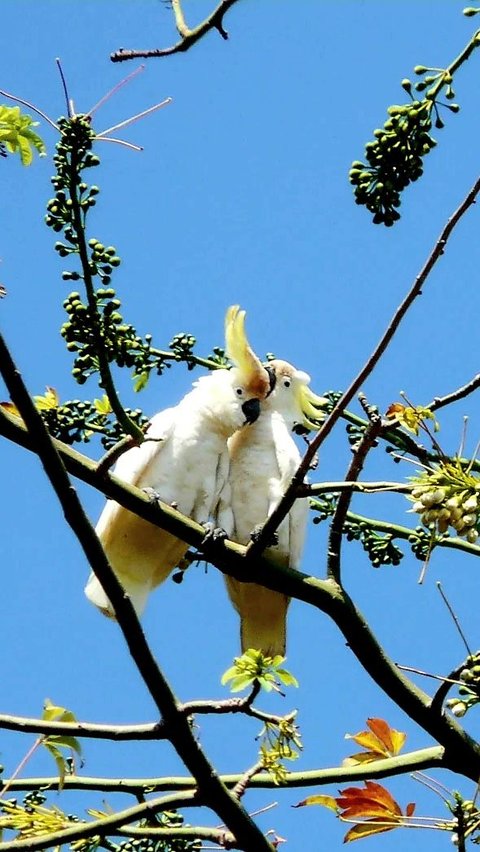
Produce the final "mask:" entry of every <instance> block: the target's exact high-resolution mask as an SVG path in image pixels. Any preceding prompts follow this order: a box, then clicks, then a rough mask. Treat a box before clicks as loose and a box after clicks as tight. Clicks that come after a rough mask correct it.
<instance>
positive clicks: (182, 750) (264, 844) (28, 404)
mask: <svg viewBox="0 0 480 852" xmlns="http://www.w3.org/2000/svg"><path fill="white" fill-rule="evenodd" d="M0 372H1V374H2V376H3V379H4V381H5V383H6V385H7V388H8V390H9V393H10V396H11V399H12V400H13V402H14V403H15V405H16V406H17V408H18V410H19V412H20V414H21V416H22V418H23V420H24V422H25V425H26V427H27V429H28V431H29V432H30V435H31V436H32V437H33V438H34V441H35V444H36V450H37V452H38V455H39V458H40V460H41V462H42V464H43V466H44V469H45V472H46V474H47V476H48V478H49V480H50V482H51V484H52V486H53V488H54V491H55V493H56V495H57V497H58V499H59V501H60V504H61V506H62V509H63V511H64V514H65V518H66V520H67V522H68V524H69V525H70V526H71V528H72V530H73V531H74V533H75V535H76V536H77V538H78V540H79V542H80V544H81V546H82V548H83V550H84V552H85V555H86V556H87V558H88V560H89V562H90V565H91V566H92V568H93V570H94V572H95V574H96V575H97V577H98V579H99V580H100V582H101V584H102V586H103V588H104V589H105V592H106V594H107V596H108V598H109V599H110V600H111V602H112V605H113V607H114V609H115V614H116V617H117V621H118V624H119V626H120V629H121V630H122V633H123V635H124V637H125V640H126V642H127V645H128V648H129V651H130V654H131V656H132V658H133V660H134V661H135V663H136V665H137V668H138V670H139V673H140V675H141V676H142V678H143V680H144V682H145V684H146V686H147V688H148V690H149V692H150V694H151V696H152V698H153V700H154V702H155V704H156V706H157V707H158V710H159V712H160V714H161V715H162V716H163V720H164V723H165V725H166V726H167V727H168V731H169V739H170V741H171V743H172V745H173V746H174V748H175V749H176V751H177V753H178V754H179V756H180V757H181V759H182V760H183V762H184V763H185V765H186V766H187V767H188V769H189V770H190V772H191V773H192V775H194V777H195V778H196V779H197V783H198V787H199V792H200V795H201V797H202V799H203V800H204V801H205V803H206V804H207V805H208V806H209V807H212V809H213V810H215V811H216V813H218V815H219V817H220V819H221V820H222V822H224V823H225V825H226V826H227V827H228V828H229V830H230V831H231V832H232V834H234V836H235V837H236V839H237V841H238V842H239V843H240V844H241V846H242V847H244V848H245V850H255V852H257V850H258V852H262V851H263V850H264V852H272V846H271V844H270V843H269V842H268V840H267V839H266V838H265V837H264V835H263V834H262V832H261V831H260V830H259V828H258V827H257V826H256V824H255V823H254V822H253V820H252V819H251V817H250V816H249V815H248V813H247V812H246V810H245V809H244V808H243V807H242V805H241V803H240V802H238V801H237V800H236V799H235V798H234V797H233V796H232V795H231V794H230V793H229V792H228V790H227V789H226V787H225V786H224V785H223V784H222V782H221V781H220V779H219V777H218V775H217V773H216V772H215V770H214V768H213V766H212V765H211V764H210V762H209V761H208V760H207V758H206V757H205V755H204V753H203V751H202V749H201V748H200V745H199V743H198V742H197V740H196V738H195V736H194V733H193V731H192V730H191V727H190V724H189V721H188V718H187V717H185V716H184V715H183V714H182V713H180V712H179V710H178V706H177V700H176V698H175V696H174V694H173V692H172V690H171V688H170V686H169V684H168V682H167V680H166V679H165V677H164V676H163V674H162V672H161V670H160V669H159V667H158V665H157V662H156V660H155V658H154V656H153V654H152V652H151V650H150V647H149V645H148V643H147V641H146V639H145V635H144V633H143V631H142V628H141V627H140V623H139V621H138V618H137V616H136V614H135V611H134V609H133V606H132V604H131V602H130V599H129V598H128V596H126V595H125V593H124V591H123V589H122V587H121V585H120V583H119V582H118V580H117V578H116V576H115V574H114V573H113V571H112V569H111V567H110V565H109V562H108V560H107V558H106V556H105V554H104V552H103V549H102V547H101V545H100V542H99V540H98V538H97V536H96V534H95V531H94V529H93V527H92V525H91V524H90V521H89V520H88V518H87V516H86V514H85V512H84V510H83V506H82V504H81V502H80V500H79V498H78V496H77V494H76V492H75V490H74V489H73V487H72V485H71V483H70V480H69V478H68V474H67V472H66V470H65V467H64V465H63V463H62V460H61V458H60V456H59V455H58V453H57V451H56V449H55V446H54V444H53V442H52V440H51V438H50V436H49V434H48V431H47V429H46V427H45V424H44V423H43V420H42V418H41V415H40V413H39V412H38V411H37V409H36V408H35V405H34V403H33V401H32V399H31V398H30V396H29V394H28V392H27V389H26V387H25V385H24V383H23V380H22V378H21V376H20V373H19V371H18V369H17V368H16V366H15V364H14V362H13V360H12V357H11V355H10V352H9V351H8V348H7V346H6V344H5V341H4V339H3V337H2V336H1V335H0Z"/></svg>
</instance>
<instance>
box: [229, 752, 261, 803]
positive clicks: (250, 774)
mask: <svg viewBox="0 0 480 852" xmlns="http://www.w3.org/2000/svg"><path fill="white" fill-rule="evenodd" d="M262 769H263V761H262V760H257V762H256V763H254V764H253V766H251V767H250V769H247V771H246V772H244V773H243V775H242V777H241V778H240V781H237V783H236V784H235V787H234V788H233V790H232V793H233V795H234V796H235V798H236V799H241V798H242V796H243V795H244V794H245V791H246V789H247V787H248V785H249V783H250V781H251V780H252V778H254V777H255V775H258V773H259V772H261V771H262Z"/></svg>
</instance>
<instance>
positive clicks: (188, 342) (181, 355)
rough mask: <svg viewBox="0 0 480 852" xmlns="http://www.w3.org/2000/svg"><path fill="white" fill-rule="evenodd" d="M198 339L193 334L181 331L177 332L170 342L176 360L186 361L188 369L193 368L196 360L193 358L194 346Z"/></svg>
mask: <svg viewBox="0 0 480 852" xmlns="http://www.w3.org/2000/svg"><path fill="white" fill-rule="evenodd" d="M196 342H197V341H196V339H195V337H194V336H193V334H187V333H186V332H180V333H179V334H176V335H175V337H174V338H173V339H172V341H171V343H170V345H169V346H170V349H171V350H172V352H173V356H174V359H175V361H185V362H186V363H187V366H188V369H189V370H193V368H194V366H195V360H194V359H193V357H192V356H193V347H194V346H195V344H196Z"/></svg>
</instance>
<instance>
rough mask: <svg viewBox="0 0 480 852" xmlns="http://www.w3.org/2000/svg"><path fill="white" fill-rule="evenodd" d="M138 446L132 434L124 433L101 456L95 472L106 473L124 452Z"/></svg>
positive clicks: (103, 474)
mask: <svg viewBox="0 0 480 852" xmlns="http://www.w3.org/2000/svg"><path fill="white" fill-rule="evenodd" d="M136 446H138V444H137V442H136V440H135V438H133V437H132V435H125V436H124V437H123V438H121V440H120V441H117V443H116V444H115V445H114V446H113V447H110V449H109V450H107V452H106V453H105V455H103V456H102V458H101V459H100V461H99V462H98V464H97V473H98V475H99V476H105V474H106V473H108V471H109V470H110V468H111V467H113V465H114V464H115V462H117V461H118V459H119V458H120V456H121V455H123V453H126V452H127V450H130V449H131V448H132V447H136Z"/></svg>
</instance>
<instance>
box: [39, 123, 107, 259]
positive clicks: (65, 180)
mask: <svg viewBox="0 0 480 852" xmlns="http://www.w3.org/2000/svg"><path fill="white" fill-rule="evenodd" d="M58 127H59V129H60V133H61V136H60V140H59V142H57V145H56V154H55V156H54V158H53V162H54V164H55V166H56V174H55V175H54V176H53V177H52V184H53V187H54V189H55V196H54V198H51V199H50V201H49V202H48V204H47V215H46V217H45V222H46V224H47V225H48V227H49V228H52V229H53V230H54V231H55V232H57V233H60V232H61V231H63V233H64V236H65V239H66V240H67V243H68V244H69V245H65V246H63V247H62V249H60V247H59V248H58V249H57V250H58V251H59V252H61V253H62V256H63V257H66V256H67V254H70V253H71V252H77V251H78V235H77V233H76V230H77V228H76V222H75V210H74V200H73V198H72V192H78V198H79V205H80V209H81V213H82V218H83V220H84V219H85V215H86V213H87V211H88V209H89V208H90V207H94V206H95V204H96V199H95V196H96V195H98V192H99V189H98V187H96V186H92V187H89V186H88V185H87V184H86V183H84V182H83V181H82V179H81V172H82V170H83V169H88V168H92V167H94V166H98V165H99V163H100V160H99V158H98V157H97V156H96V154H92V151H91V148H92V144H93V139H94V135H95V134H94V132H93V130H92V128H91V126H90V122H89V120H88V119H87V118H86V117H85V116H82V115H75V116H73V117H71V118H68V119H67V118H60V119H59V120H58Z"/></svg>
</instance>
